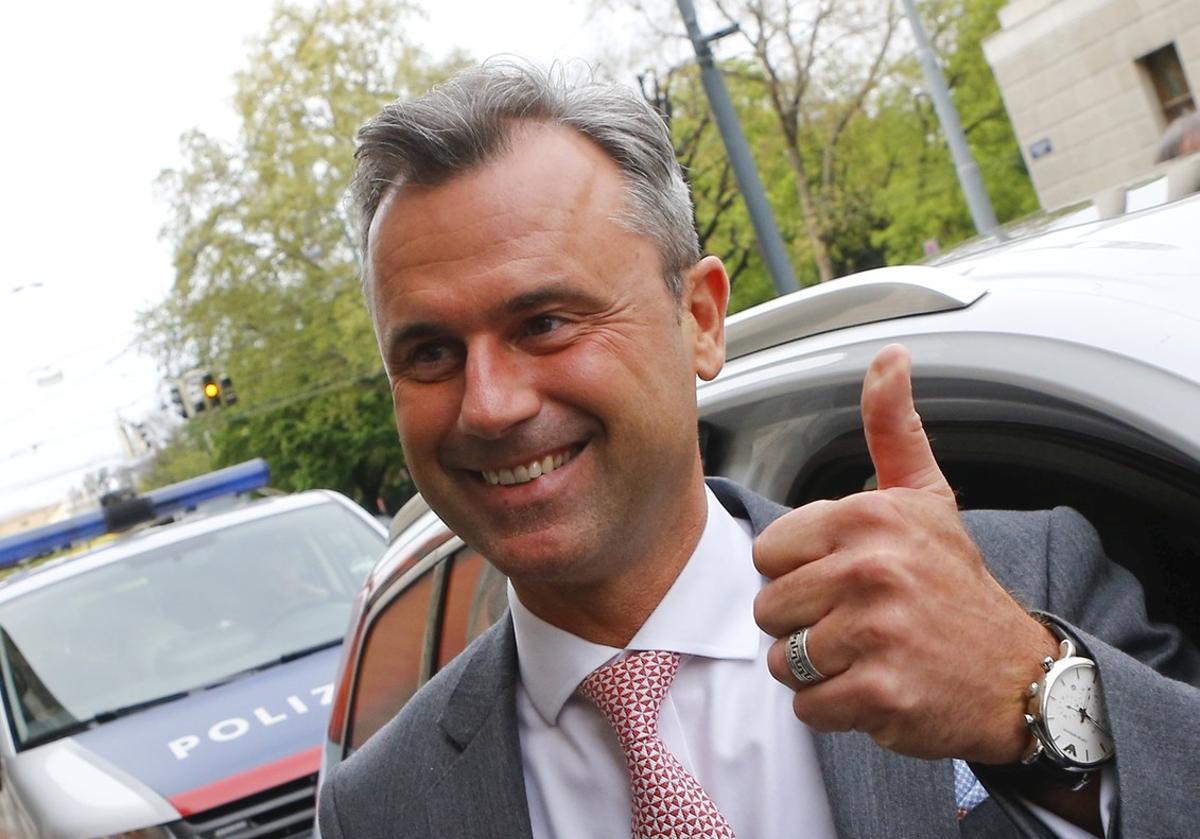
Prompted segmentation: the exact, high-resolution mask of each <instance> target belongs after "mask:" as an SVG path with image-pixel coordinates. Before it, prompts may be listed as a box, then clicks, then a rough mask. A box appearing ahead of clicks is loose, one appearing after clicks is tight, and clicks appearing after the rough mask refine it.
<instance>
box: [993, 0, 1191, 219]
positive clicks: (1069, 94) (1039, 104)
mask: <svg viewBox="0 0 1200 839" xmlns="http://www.w3.org/2000/svg"><path fill="white" fill-rule="evenodd" d="M983 49H984V54H985V55H986V57H987V60H988V63H989V64H990V65H991V67H992V71H993V73H994V74H995V76H996V81H997V82H998V84H999V86H1000V91H1001V94H1002V95H1003V97H1004V102H1005V105H1006V106H1007V108H1008V114H1009V117H1010V118H1011V120H1012V123H1013V128H1014V129H1015V130H1016V134H1017V139H1018V140H1019V142H1020V144H1021V150H1022V153H1023V154H1024V155H1025V163H1026V165H1027V166H1028V168H1029V173H1030V175H1031V176H1032V178H1033V184H1034V187H1035V188H1036V189H1037V194H1038V198H1039V200H1040V201H1041V204H1042V207H1043V208H1045V209H1048V210H1050V209H1055V208H1058V207H1062V206H1065V205H1068V204H1072V203H1075V202H1077V201H1083V200H1087V199H1090V198H1092V197H1094V196H1095V195H1097V194H1099V193H1102V192H1103V191H1105V190H1108V189H1111V188H1113V187H1115V186H1118V185H1122V184H1131V183H1134V182H1136V181H1137V180H1138V179H1139V178H1142V177H1148V176H1150V175H1152V174H1153V173H1154V172H1155V171H1156V169H1157V167H1156V165H1155V155H1156V152H1157V149H1158V144H1159V140H1160V138H1161V137H1162V135H1163V133H1164V131H1165V130H1166V128H1167V126H1168V125H1169V124H1170V122H1171V121H1172V120H1173V119H1176V118H1178V117H1179V116H1182V115H1184V114H1188V113H1191V112H1193V111H1195V110H1196V106H1197V102H1198V99H1200V91H1198V90H1197V87H1196V85H1197V84H1200V0H1012V2H1010V3H1009V4H1008V5H1006V6H1004V7H1003V8H1002V9H1001V10H1000V30H999V31H998V32H996V33H995V34H994V35H992V36H991V37H990V38H988V39H987V40H986V41H985V42H984V45H983Z"/></svg>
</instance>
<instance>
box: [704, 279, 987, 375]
mask: <svg viewBox="0 0 1200 839" xmlns="http://www.w3.org/2000/svg"><path fill="white" fill-rule="evenodd" d="M986 293H987V289H986V288H985V287H984V286H982V285H980V284H979V283H978V282H975V281H972V280H967V279H964V278H963V277H961V276H959V275H957V274H954V273H951V272H949V271H947V270H946V269H944V268H933V267H930V266H928V265H895V266H892V267H888V268H877V269H875V270H873V271H864V272H862V273H861V274H854V275H852V276H849V277H843V278H841V279H837V280H830V281H829V282H827V283H822V284H820V285H817V286H809V287H807V288H804V289H801V290H800V291H796V292H792V293H791V294H786V295H784V296H783V297H777V298H775V299H774V300H771V301H769V302H767V303H763V304H761V305H759V306H755V307H754V308H753V309H752V310H749V311H745V312H739V313H738V314H736V315H733V316H732V317H731V318H729V320H728V321H727V322H726V324H725V351H726V356H727V357H728V358H731V359H732V358H738V357H740V356H743V355H749V354H750V353H752V352H758V351H759V350H763V349H767V348H768V347H774V346H778V345H779V344H784V343H787V342H788V341H795V340H797V339H800V338H807V337H809V336H811V335H819V334H821V333H822V332H832V331H834V330H835V329H844V328H846V327H850V326H861V325H863V324H868V323H876V322H878V321H882V320H891V319H893V318H898V317H907V316H910V315H928V314H933V313H935V312H947V311H952V310H954V309H965V308H966V307H967V306H970V305H971V304H972V303H974V302H975V301H976V300H978V299H979V298H981V297H983V296H984V295H985V294H986Z"/></svg>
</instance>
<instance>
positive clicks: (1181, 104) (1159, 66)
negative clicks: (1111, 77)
mask: <svg viewBox="0 0 1200 839" xmlns="http://www.w3.org/2000/svg"><path fill="white" fill-rule="evenodd" d="M1137 63H1138V66H1139V67H1141V68H1142V72H1143V73H1145V74H1146V75H1147V76H1148V77H1149V79H1150V83H1151V84H1152V85H1153V86H1154V92H1155V93H1156V94H1158V104H1159V105H1160V106H1161V107H1162V114H1163V117H1164V119H1165V120H1166V122H1167V124H1168V125H1169V124H1170V123H1172V122H1173V121H1175V120H1176V119H1178V118H1179V117H1181V116H1183V115H1184V114H1190V113H1192V112H1193V111H1195V110H1196V101H1195V99H1193V98H1192V91H1191V88H1189V87H1188V81H1187V76H1185V75H1184V73H1183V65H1182V64H1181V63H1180V61H1179V53H1178V52H1176V51H1175V44H1173V43H1172V44H1167V45H1166V46H1165V47H1160V48H1159V49H1156V50H1155V51H1154V52H1152V53H1149V54H1147V55H1144V56H1142V57H1141V58H1139V59H1138V62H1137Z"/></svg>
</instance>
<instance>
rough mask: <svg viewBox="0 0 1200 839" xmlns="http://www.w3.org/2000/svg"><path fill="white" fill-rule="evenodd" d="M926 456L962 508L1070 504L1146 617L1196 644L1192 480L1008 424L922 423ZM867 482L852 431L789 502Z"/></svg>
mask: <svg viewBox="0 0 1200 839" xmlns="http://www.w3.org/2000/svg"><path fill="white" fill-rule="evenodd" d="M927 430H928V431H929V435H930V438H931V440H932V441H933V448H934V452H935V454H936V456H937V458H938V462H939V463H940V464H941V466H942V468H943V471H944V472H945V473H946V477H947V479H948V480H949V482H950V485H951V486H952V487H953V488H954V490H955V493H956V494H957V495H958V499H959V506H960V507H962V508H963V509H967V510H971V509H1001V510H1005V509H1007V510H1038V509H1046V508H1050V507H1055V506H1060V505H1061V506H1068V507H1073V508H1074V509H1076V510H1078V511H1079V512H1080V513H1082V514H1083V515H1084V516H1085V517H1087V519H1088V520H1089V521H1091V523H1092V524H1093V525H1094V526H1095V527H1096V529H1097V530H1098V531H1099V533H1100V537H1101V539H1102V541H1103V543H1104V548H1105V551H1106V552H1107V553H1108V555H1109V556H1110V557H1111V558H1112V559H1114V560H1116V561H1117V562H1120V563H1121V564H1122V565H1124V566H1125V567H1127V568H1128V569H1129V570H1130V571H1132V572H1133V573H1134V575H1135V576H1137V577H1138V579H1139V580H1140V581H1141V583H1142V586H1143V587H1144V588H1145V591H1146V604H1147V608H1148V610H1149V612H1150V616H1151V618H1152V619H1154V620H1158V621H1165V622H1168V623H1173V624H1175V625H1176V626H1179V627H1180V628H1181V629H1183V630H1184V631H1185V632H1186V633H1187V634H1188V635H1189V636H1190V637H1192V638H1193V639H1196V640H1200V531H1197V529H1196V527H1195V522H1196V521H1198V520H1200V478H1197V477H1196V475H1195V474H1194V473H1192V472H1190V471H1188V470H1186V469H1184V468H1182V467H1180V466H1178V465H1176V464H1173V463H1168V462H1166V461H1164V460H1162V459H1160V458H1158V457H1155V456H1151V455H1148V454H1146V453H1144V452H1140V451H1135V450H1132V449H1129V448H1126V447H1123V446H1120V445H1116V444H1113V443H1112V442H1110V441H1105V440H1100V439H1096V438H1091V437H1087V436H1084V435H1078V434H1071V433H1067V432H1062V431H1059V430H1055V429H1046V428H1040V427H1028V426H1021V425H1017V424H1006V423H991V424H988V423H965V422H961V423H954V422H944V423H930V424H929V425H928V427H927ZM873 485H874V469H873V467H872V465H871V461H870V458H869V457H868V456H867V451H866V446H865V444H864V443H863V441H862V436H861V434H860V433H854V434H848V435H845V436H844V437H842V438H840V439H838V440H835V441H834V442H832V443H830V444H829V445H827V446H825V447H824V448H823V449H822V450H821V451H819V452H816V453H814V454H813V456H812V457H810V458H809V459H808V461H807V463H806V465H805V467H804V468H803V469H802V470H801V472H800V473H799V474H798V475H797V477H796V482H795V484H794V486H793V490H792V492H791V494H790V497H789V499H788V500H789V502H790V503H791V504H793V505H799V504H803V503H806V502H808V501H812V500H816V499H818V498H840V497H842V496H844V495H847V494H849V493H852V492H857V491H859V490H861V489H864V488H871V487H872V486H873Z"/></svg>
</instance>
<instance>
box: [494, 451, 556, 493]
mask: <svg viewBox="0 0 1200 839" xmlns="http://www.w3.org/2000/svg"><path fill="white" fill-rule="evenodd" d="M575 454H576V452H575V450H574V449H565V450H563V451H560V452H554V453H551V454H548V455H546V456H545V457H542V458H539V459H537V460H531V461H530V462H529V463H525V464H522V465H520V466H514V467H512V468H510V469H498V470H496V471H492V470H491V469H484V470H482V471H481V472H480V474H481V475H483V479H484V480H485V481H487V482H488V483H489V484H491V485H492V486H497V485H499V486H511V485H513V484H527V483H529V482H530V481H532V480H534V479H536V478H540V477H542V475H549V474H550V473H551V472H553V471H554V470H555V469H558V468H559V467H561V466H562V465H563V464H565V463H569V462H570V461H571V458H573V457H575Z"/></svg>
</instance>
